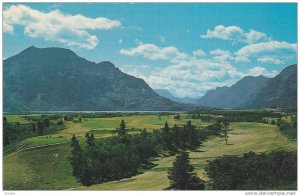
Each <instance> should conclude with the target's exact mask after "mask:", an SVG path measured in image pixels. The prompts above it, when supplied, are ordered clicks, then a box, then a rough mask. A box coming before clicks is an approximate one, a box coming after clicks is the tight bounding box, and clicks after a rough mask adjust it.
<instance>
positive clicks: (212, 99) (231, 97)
mask: <svg viewBox="0 0 300 196" xmlns="http://www.w3.org/2000/svg"><path fill="white" fill-rule="evenodd" d="M268 80H269V78H266V77H264V76H258V77H253V76H246V77H244V78H242V79H241V80H239V81H238V82H237V83H235V84H234V85H232V86H231V87H227V86H224V87H218V88H216V89H214V90H210V91H208V92H207V93H206V94H205V95H204V96H203V97H201V98H200V99H199V101H198V102H197V103H198V104H199V105H201V106H207V107H218V108H226V109H232V108H237V107H238V106H239V105H241V104H243V103H244V102H245V100H248V99H249V98H250V97H251V96H252V94H253V93H255V92H257V91H258V90H259V89H260V88H261V87H262V86H263V85H264V84H265V83H266V82H267V81H268Z"/></svg>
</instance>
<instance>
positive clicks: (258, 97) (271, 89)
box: [239, 64, 297, 109]
mask: <svg viewBox="0 0 300 196" xmlns="http://www.w3.org/2000/svg"><path fill="white" fill-rule="evenodd" d="M266 107H267V108H270V107H277V108H290V109H295V108H297V65H296V64H295V65H290V66H288V67H286V68H285V69H283V70H282V71H281V72H280V73H279V74H278V75H277V76H276V77H274V78H272V79H270V80H269V81H268V82H267V83H266V84H265V85H264V86H263V87H262V88H261V89H260V90H259V91H258V92H256V93H254V94H253V95H252V96H251V97H250V98H249V99H248V100H246V101H245V102H244V103H243V104H241V105H240V107H239V108H266Z"/></svg>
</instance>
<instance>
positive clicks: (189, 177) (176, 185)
mask: <svg viewBox="0 0 300 196" xmlns="http://www.w3.org/2000/svg"><path fill="white" fill-rule="evenodd" d="M168 178H169V179H170V184H171V185H170V187H169V188H168V189H175V190H203V189H204V182H203V181H202V180H201V179H200V178H198V177H197V175H196V173H195V171H194V167H193V166H192V165H191V164H190V161H189V154H188V153H187V152H181V153H180V154H179V155H177V156H176V159H175V161H174V162H173V167H172V168H170V169H169V171H168Z"/></svg>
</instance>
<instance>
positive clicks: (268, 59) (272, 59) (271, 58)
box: [257, 56, 285, 65]
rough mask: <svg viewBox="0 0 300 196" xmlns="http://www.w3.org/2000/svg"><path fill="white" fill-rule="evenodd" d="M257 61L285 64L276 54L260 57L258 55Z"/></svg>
mask: <svg viewBox="0 0 300 196" xmlns="http://www.w3.org/2000/svg"><path fill="white" fill-rule="evenodd" d="M257 61H258V62H260V63H270V64H275V65H279V64H285V60H284V59H280V58H278V57H276V56H262V57H259V58H258V59H257Z"/></svg>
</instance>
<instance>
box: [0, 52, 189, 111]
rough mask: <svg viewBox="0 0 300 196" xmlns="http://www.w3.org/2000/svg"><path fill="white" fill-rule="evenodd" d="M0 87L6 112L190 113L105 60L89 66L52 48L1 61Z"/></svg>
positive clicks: (87, 62)
mask: <svg viewBox="0 0 300 196" xmlns="http://www.w3.org/2000/svg"><path fill="white" fill-rule="evenodd" d="M3 83H4V89H3V90H4V101H3V109H4V111H5V112H11V111H17V112H21V111H28V110H29V111H81V110H84V111H96V110H99V111H110V110H111V111H116V110H118V111H120V110H124V111H127V110H128V111H130V110H131V111H132V110H135V111H153V110H159V111H173V110H174V111H178V110H182V111H184V110H191V109H193V106H192V105H188V104H179V103H175V102H173V101H170V100H168V99H166V98H164V97H160V96H159V95H157V94H156V93H155V92H154V91H153V90H152V89H151V87H150V86H149V85H148V84H147V83H146V82H145V81H144V80H142V79H140V78H135V77H133V76H130V75H128V74H125V73H123V72H121V71H120V70H119V69H118V68H117V67H116V66H115V65H114V64H112V63H111V62H109V61H103V62H99V63H95V62H90V61H88V60H86V59H84V58H81V57H79V56H78V55H77V54H76V53H74V52H73V51H71V50H70V49H64V48H57V47H51V48H36V47H29V48H27V49H25V50H23V51H22V52H20V53H19V54H17V55H14V56H12V57H10V58H7V59H5V60H4V61H3Z"/></svg>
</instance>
